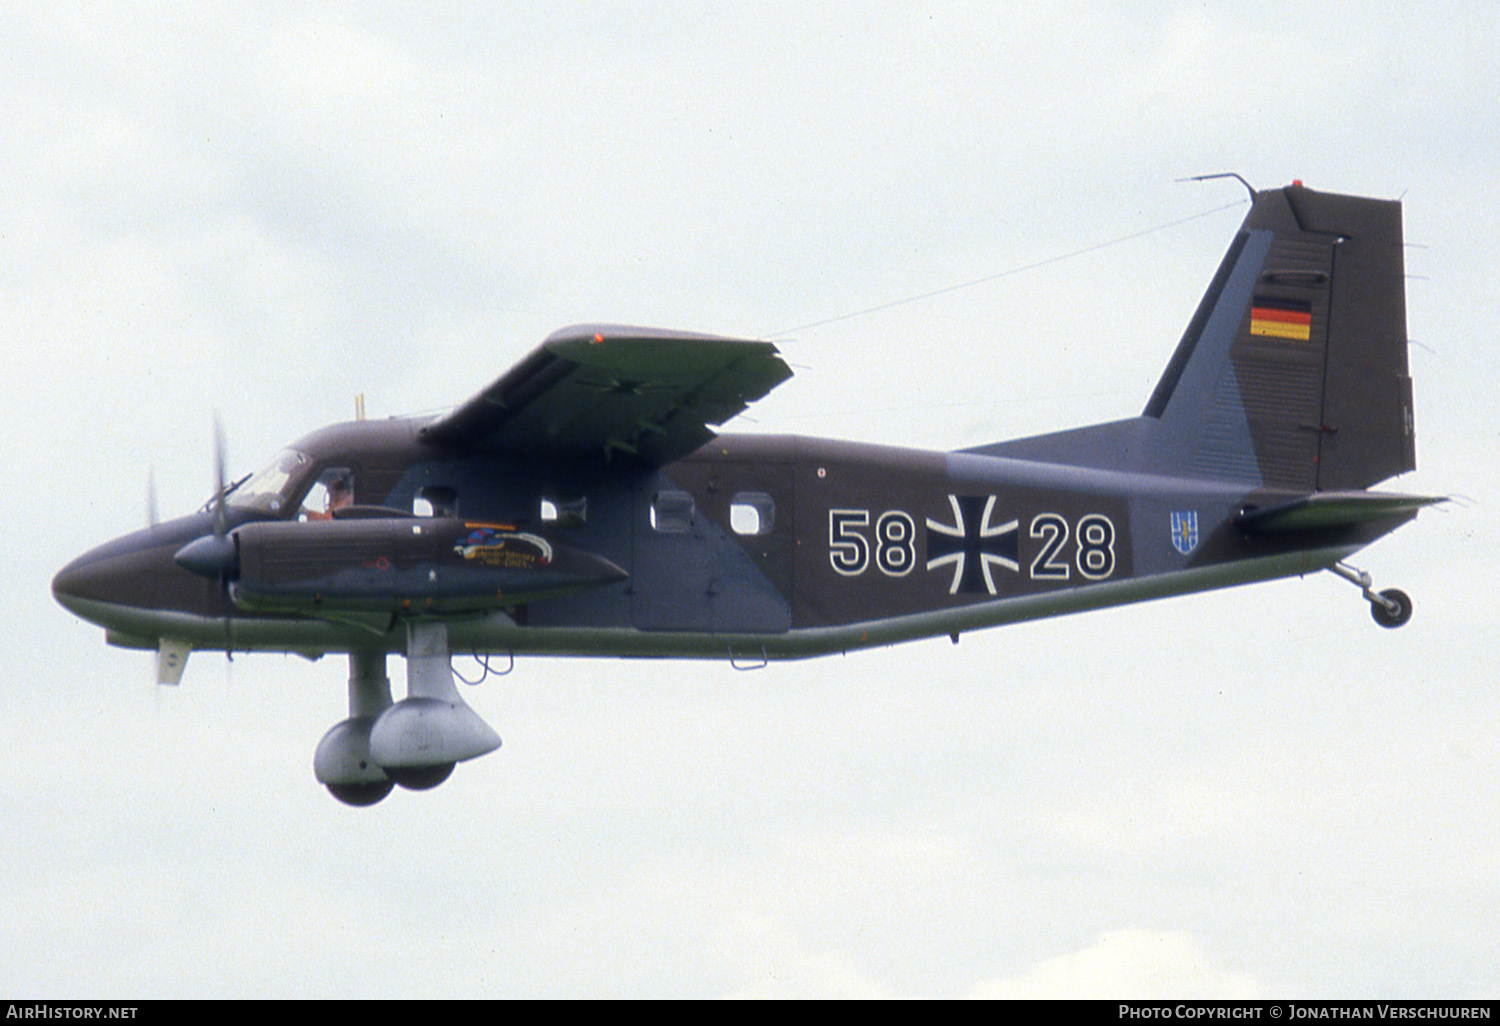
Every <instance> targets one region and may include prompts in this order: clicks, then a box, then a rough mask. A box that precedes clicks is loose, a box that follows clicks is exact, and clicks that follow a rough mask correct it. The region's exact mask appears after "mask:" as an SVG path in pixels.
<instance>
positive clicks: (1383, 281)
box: [977, 184, 1416, 491]
mask: <svg viewBox="0 0 1500 1026" xmlns="http://www.w3.org/2000/svg"><path fill="white" fill-rule="evenodd" d="M977 451H980V452H985V453H988V454H991V455H998V456H1014V457H1018V458H1026V459H1038V460H1047V461H1050V462H1059V463H1074V464H1078V465H1083V466H1095V467H1113V468H1117V469H1131V470H1145V471H1150V472H1155V473H1171V474H1176V475H1180V476H1191V477H1208V478H1215V479H1222V480H1232V481H1243V482H1246V483H1248V484H1254V485H1260V486H1264V487H1268V488H1279V489H1288V490H1295V491H1315V490H1348V489H1359V488H1365V487H1368V486H1369V485H1372V484H1375V483H1376V482H1378V481H1382V480H1384V479H1386V478H1388V477H1391V476H1393V475H1396V474H1400V473H1404V472H1405V471H1408V470H1411V469H1412V468H1413V467H1415V465H1416V455H1415V445H1414V440H1413V425H1412V405H1411V379H1410V377H1409V376H1408V374H1407V358H1406V295H1405V272H1404V260H1403V253H1402V238H1401V205H1400V204H1399V203H1397V202H1394V201H1390V200H1375V199H1361V198H1358V197H1354V196H1339V195H1334V194H1331V193H1319V192H1314V191H1313V190H1311V189H1307V188H1305V187H1303V186H1301V185H1298V184H1294V185H1290V186H1287V187H1286V188H1284V189H1275V190H1270V191H1266V192H1261V193H1258V194H1256V197H1255V201H1254V203H1253V204H1252V206H1251V209H1250V213H1249V214H1248V215H1247V216H1246V218H1245V221H1244V224H1242V225H1241V226H1240V230H1239V232H1238V233H1237V234H1236V236H1235V238H1234V241H1233V242H1232V243H1231V244H1230V247H1229V251H1228V252H1227V253H1226V254H1225V256H1224V260H1223V262H1222V263H1221V264H1220V266H1219V270H1218V272H1217V273H1216V274H1215V275H1214V278H1213V281H1212V283H1211V284H1210V285H1209V288H1208V291H1207V292H1206V293H1205V294H1204V296H1203V299H1202V300H1201V301H1200V303H1199V305H1198V310H1197V312H1196V313H1195V314H1194V315H1193V317H1192V320H1191V321H1189V322H1188V327H1187V330H1186V331H1185V332H1184V333H1183V336H1182V340H1181V341H1180V342H1179V343H1178V345H1177V349H1176V351H1175V352H1174V353H1173V355H1172V359H1171V361H1170V362H1169V363H1168V365H1167V369H1166V371H1165V372H1164V373H1163V374H1162V377H1161V380H1160V381H1159V382H1158V383H1157V386H1156V389H1155V391H1154V392H1152V394H1151V399H1150V401H1149V402H1148V403H1147V404H1146V409H1145V412H1144V413H1143V414H1142V416H1140V417H1139V418H1136V419H1134V420H1127V421H1119V422H1116V423H1112V424H1102V425H1098V426H1096V427H1092V428H1082V429H1079V430H1075V431H1067V432H1062V433H1059V434H1054V435H1044V436H1040V437H1038V438H1030V439H1023V440H1021V441H1019V442H1009V443H1004V444H1001V445H994V446H986V447H984V448H983V449H980V450H977Z"/></svg>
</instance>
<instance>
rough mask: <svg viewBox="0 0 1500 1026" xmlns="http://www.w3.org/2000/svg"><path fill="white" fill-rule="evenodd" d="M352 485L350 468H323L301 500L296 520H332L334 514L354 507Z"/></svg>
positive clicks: (351, 469)
mask: <svg viewBox="0 0 1500 1026" xmlns="http://www.w3.org/2000/svg"><path fill="white" fill-rule="evenodd" d="M354 484H355V481H354V470H353V468H352V467H325V468H323V471H322V473H320V474H319V475H318V479H317V480H316V481H314V482H313V485H312V487H311V488H309V489H308V490H307V495H306V497H304V498H303V500H302V508H301V509H300V510H299V511H298V514H297V516H298V519H300V520H332V519H333V515H334V513H335V512H337V511H338V510H341V509H343V508H344V507H345V506H352V505H354V494H355V493H354Z"/></svg>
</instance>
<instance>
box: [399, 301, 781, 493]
mask: <svg viewBox="0 0 1500 1026" xmlns="http://www.w3.org/2000/svg"><path fill="white" fill-rule="evenodd" d="M791 376H792V371H791V368H789V367H788V366H787V365H786V363H785V362H783V361H782V359H781V357H780V356H779V355H777V350H776V347H775V346H773V345H772V344H771V343H769V342H756V341H752V340H748V339H733V338H721V337H718V336H715V335H699V334H694V333H691V332H683V331H662V330H658V329H653V328H632V327H625V326H621V325H575V326H573V327H571V328H564V329H562V330H561V331H557V332H554V333H553V334H551V335H550V336H548V337H547V340H546V341H545V342H543V343H542V344H541V345H540V346H539V347H537V349H536V350H535V351H533V352H532V353H531V354H530V355H529V356H527V357H526V358H525V359H524V360H522V361H521V362H520V363H518V364H517V365H516V366H515V367H513V368H511V369H510V370H509V371H507V372H506V373H505V374H504V375H503V376H501V377H500V378H499V379H498V380H496V381H495V382H494V383H493V384H491V385H490V386H489V387H488V388H486V389H484V390H483V391H482V392H480V393H479V394H478V395H476V396H474V397H473V398H472V399H470V400H469V401H468V402H466V403H464V404H463V405H462V406H459V407H458V408H457V409H455V410H453V411H452V412H451V413H448V414H446V415H445V416H443V417H440V418H438V419H437V420H435V421H433V422H432V423H431V424H429V425H427V426H426V427H425V428H423V429H422V432H421V437H422V439H423V440H424V441H429V442H433V443H435V444H439V445H450V446H458V447H463V448H475V449H492V450H497V451H508V452H536V453H542V454H552V455H565V456H589V455H596V456H601V457H603V458H604V459H613V458H618V457H620V456H622V455H623V456H626V457H630V458H634V459H638V460H641V461H643V462H646V463H649V464H652V465H656V466H660V465H662V464H665V463H670V462H671V461H673V460H675V459H677V458H679V457H681V456H685V455H687V454H688V453H690V452H692V451H693V450H694V449H697V448H698V447H700V446H701V445H703V444H704V443H705V442H707V441H708V440H709V439H710V438H712V437H713V436H714V433H713V431H712V430H710V428H709V425H711V424H712V425H718V424H722V423H724V421H726V420H728V419H729V418H731V417H733V416H734V415H735V414H737V413H739V412H740V411H741V410H743V409H745V407H746V406H748V405H749V404H750V403H752V402H754V401H755V400H756V399H759V398H761V397H762V396H764V395H766V393H768V392H770V391H771V389H773V388H775V387H776V386H777V385H779V384H780V383H781V382H783V381H785V380H786V379H787V378H789V377H791Z"/></svg>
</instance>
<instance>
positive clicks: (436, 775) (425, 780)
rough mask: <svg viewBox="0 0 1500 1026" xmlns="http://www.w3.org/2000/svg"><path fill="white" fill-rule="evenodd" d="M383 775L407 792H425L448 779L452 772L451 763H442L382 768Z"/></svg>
mask: <svg viewBox="0 0 1500 1026" xmlns="http://www.w3.org/2000/svg"><path fill="white" fill-rule="evenodd" d="M384 769H385V775H386V776H388V777H390V778H391V779H392V780H394V781H395V782H396V783H398V784H400V785H401V786H402V787H404V788H406V789H407V790H408V791H427V790H430V789H432V788H434V787H437V786H438V785H439V784H441V783H442V782H443V781H445V780H447V779H448V775H449V774H450V773H452V772H453V763H451V762H444V763H439V764H438V765H436V766H398V767H395V768H394V769H393V768H392V767H390V766H386V767H384Z"/></svg>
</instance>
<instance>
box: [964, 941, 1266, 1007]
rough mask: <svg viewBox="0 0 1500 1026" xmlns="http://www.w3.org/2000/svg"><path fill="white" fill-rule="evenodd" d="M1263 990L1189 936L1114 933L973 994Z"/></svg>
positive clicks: (1033, 996)
mask: <svg viewBox="0 0 1500 1026" xmlns="http://www.w3.org/2000/svg"><path fill="white" fill-rule="evenodd" d="M1263 993H1264V988H1262V987H1261V986H1260V984H1258V983H1257V982H1256V981H1255V980H1254V979H1253V978H1252V977H1251V976H1249V975H1248V974H1246V973H1243V972H1236V971H1232V970H1228V969H1224V968H1222V967H1221V966H1219V965H1216V964H1215V962H1214V959H1212V958H1211V957H1210V956H1209V955H1208V953H1206V952H1205V951H1204V950H1203V946H1202V945H1201V944H1200V943H1199V942H1198V941H1197V939H1196V938H1194V937H1193V936H1192V935H1191V934H1189V933H1184V932H1182V931H1175V930H1174V931H1160V930H1115V931H1112V932H1110V933H1106V934H1102V935H1101V936H1100V937H1099V938H1098V939H1097V940H1096V941H1095V942H1094V944H1093V945H1092V946H1090V947H1087V948H1084V949H1083V950H1082V951H1076V952H1073V953H1072V954H1068V955H1058V956H1057V957H1055V958H1049V959H1045V960H1044V961H1041V962H1038V963H1037V964H1036V965H1035V966H1034V967H1032V968H1031V969H1029V970H1027V971H1026V972H1024V973H1022V974H1021V975H1019V976H1012V977H1006V978H1003V979H998V980H988V981H986V982H984V983H980V984H977V985H976V986H975V987H974V988H973V989H972V990H971V991H970V992H969V994H968V996H969V997H972V998H981V999H986V1000H995V999H1008V1000H1047V999H1058V998H1075V999H1080V1000H1106V999H1120V1000H1151V999H1157V998H1160V999H1169V998H1198V999H1204V1000H1218V1001H1244V1000H1249V999H1252V998H1257V997H1260V996H1262V994H1263Z"/></svg>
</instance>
